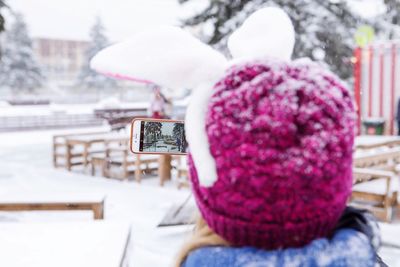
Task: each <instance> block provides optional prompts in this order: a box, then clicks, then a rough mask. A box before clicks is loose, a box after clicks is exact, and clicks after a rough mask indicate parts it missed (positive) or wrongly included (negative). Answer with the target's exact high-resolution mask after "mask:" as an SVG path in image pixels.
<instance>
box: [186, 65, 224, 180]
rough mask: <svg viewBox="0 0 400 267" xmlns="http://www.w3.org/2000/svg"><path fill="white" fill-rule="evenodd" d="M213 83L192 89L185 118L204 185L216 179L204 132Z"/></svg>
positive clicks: (190, 142)
mask: <svg viewBox="0 0 400 267" xmlns="http://www.w3.org/2000/svg"><path fill="white" fill-rule="evenodd" d="M220 75H222V73H220ZM213 85H214V84H213V83H206V84H203V85H201V86H199V87H198V88H196V90H194V92H193V94H192V96H191V99H190V103H189V106H188V108H187V111H186V119H185V131H186V139H187V140H188V143H189V147H190V153H191V154H192V157H193V161H194V164H195V166H196V170H197V176H198V178H199V183H200V185H202V186H204V187H211V186H212V185H213V184H214V183H215V182H216V181H217V168H216V164H215V160H214V158H213V156H212V155H211V152H210V144H209V142H208V137H207V133H206V114H207V107H208V103H209V100H210V97H211V95H212V92H213Z"/></svg>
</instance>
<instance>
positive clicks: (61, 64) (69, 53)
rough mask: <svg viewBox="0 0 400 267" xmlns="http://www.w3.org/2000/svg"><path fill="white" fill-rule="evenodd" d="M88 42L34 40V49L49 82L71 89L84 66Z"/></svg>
mask: <svg viewBox="0 0 400 267" xmlns="http://www.w3.org/2000/svg"><path fill="white" fill-rule="evenodd" d="M88 44H89V43H88V42H85V41H77V40H62V39H49V38H35V39H33V49H34V52H35V55H36V57H37V59H38V61H39V63H40V64H41V65H42V67H43V73H44V75H45V76H46V77H47V79H48V81H49V82H52V83H55V84H56V85H57V86H59V87H60V88H66V87H71V86H73V85H74V83H75V81H76V77H77V75H78V73H79V70H80V69H81V67H82V65H83V64H84V60H85V51H86V49H87V47H88Z"/></svg>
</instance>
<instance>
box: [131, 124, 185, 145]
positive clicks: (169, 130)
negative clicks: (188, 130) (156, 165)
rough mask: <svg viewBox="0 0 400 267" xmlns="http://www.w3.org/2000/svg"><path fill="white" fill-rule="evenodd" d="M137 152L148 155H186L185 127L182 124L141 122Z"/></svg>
mask: <svg viewBox="0 0 400 267" xmlns="http://www.w3.org/2000/svg"><path fill="white" fill-rule="evenodd" d="M140 132H141V133H140V143H139V151H141V152H150V153H168V152H169V153H186V149H187V143H186V139H185V127H184V124H183V123H182V122H160V121H141V127H140Z"/></svg>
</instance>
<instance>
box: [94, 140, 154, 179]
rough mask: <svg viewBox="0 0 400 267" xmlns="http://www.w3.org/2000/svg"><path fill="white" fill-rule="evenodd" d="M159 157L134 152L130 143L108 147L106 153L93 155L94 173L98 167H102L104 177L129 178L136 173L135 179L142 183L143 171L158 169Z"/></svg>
mask: <svg viewBox="0 0 400 267" xmlns="http://www.w3.org/2000/svg"><path fill="white" fill-rule="evenodd" d="M158 158H159V156H157V155H137V154H132V153H131V152H130V151H129V149H128V145H125V146H124V145H122V146H119V147H108V148H107V149H106V151H105V153H104V154H95V155H93V156H92V157H91V164H92V168H91V169H92V175H94V174H95V171H96V170H95V169H96V167H100V168H101V170H102V176H104V177H108V178H118V179H128V177H129V176H130V175H131V174H134V176H135V180H136V181H137V182H139V183H140V182H141V180H142V174H143V172H155V171H157V170H158V164H157V163H158ZM116 170H117V171H116Z"/></svg>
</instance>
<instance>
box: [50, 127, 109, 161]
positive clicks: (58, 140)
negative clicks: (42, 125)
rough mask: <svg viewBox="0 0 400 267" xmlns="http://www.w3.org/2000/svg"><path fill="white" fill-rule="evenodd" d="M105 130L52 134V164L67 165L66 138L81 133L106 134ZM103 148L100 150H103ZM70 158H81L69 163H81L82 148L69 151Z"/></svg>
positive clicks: (80, 134)
mask: <svg viewBox="0 0 400 267" xmlns="http://www.w3.org/2000/svg"><path fill="white" fill-rule="evenodd" d="M106 133H107V132H92V133H75V134H61V135H54V136H53V166H54V167H55V168H58V167H67V160H68V159H67V138H68V137H73V136H82V135H95V134H106ZM103 150H104V149H102V150H100V151H103ZM98 151H99V150H95V151H90V153H93V152H98ZM69 156H70V158H77V157H79V158H81V159H80V160H78V161H75V162H72V163H71V165H77V164H83V160H82V158H83V149H80V150H78V151H77V150H74V151H71V153H70V155H69Z"/></svg>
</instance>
